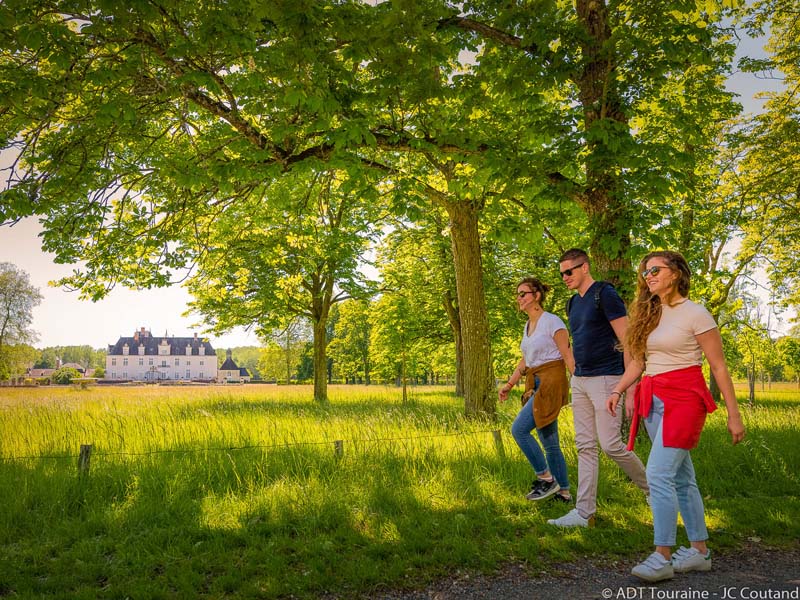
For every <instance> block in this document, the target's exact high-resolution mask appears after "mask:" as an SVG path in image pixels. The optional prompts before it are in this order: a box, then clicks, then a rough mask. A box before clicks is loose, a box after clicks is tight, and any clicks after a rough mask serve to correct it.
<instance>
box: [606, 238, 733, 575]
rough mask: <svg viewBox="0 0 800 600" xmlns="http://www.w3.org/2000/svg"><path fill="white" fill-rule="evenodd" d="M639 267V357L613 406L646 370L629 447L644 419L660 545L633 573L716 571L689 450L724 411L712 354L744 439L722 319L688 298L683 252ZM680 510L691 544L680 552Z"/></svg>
mask: <svg viewBox="0 0 800 600" xmlns="http://www.w3.org/2000/svg"><path fill="white" fill-rule="evenodd" d="M639 272H640V274H641V277H640V279H639V280H638V285H637V292H638V293H637V298H636V301H635V302H634V305H633V307H632V310H631V318H630V323H629V325H628V331H627V334H626V338H625V349H626V350H627V351H628V352H629V353H630V357H631V360H630V362H629V363H628V365H627V366H626V368H625V373H624V375H623V376H622V379H621V380H620V381H619V384H618V385H617V389H616V390H614V391H613V392H612V394H611V397H609V399H608V401H607V405H608V409H609V411H610V412H611V413H612V414H614V413H615V411H616V407H617V403H618V402H619V399H620V396H621V395H622V391H623V390H625V389H627V388H628V386H630V385H631V384H633V383H634V382H635V381H636V380H637V379H638V378H639V377H640V376H642V374H644V375H643V376H642V379H641V381H640V382H639V384H638V385H637V387H636V391H635V394H634V396H635V400H634V405H635V408H634V410H635V412H634V414H633V425H632V428H631V437H630V441H629V444H628V447H629V449H630V448H631V446H632V444H633V441H634V439H635V435H636V425H637V424H638V421H639V420H640V419H642V420H644V423H645V426H646V427H647V433H648V434H649V435H650V438H651V440H652V441H653V446H652V448H651V450H650V456H649V457H648V459H647V483H648V485H649V486H650V498H651V506H652V511H653V529H654V534H653V538H654V543H655V546H656V549H655V552H653V553H652V554H651V555H650V556H648V557H647V559H646V560H645V561H644V562H642V563H641V564H638V565H636V566H635V567H634V568H633V569H632V571H631V572H632V574H633V575H635V576H637V577H639V578H640V579H644V580H645V581H650V582H654V581H661V580H663V579H670V578H672V577H673V574H674V573H676V572H677V573H685V572H688V571H707V570H709V569H710V568H711V553H710V552H709V550H708V548H707V546H706V540H707V539H708V531H707V529H706V524H705V515H704V508H703V497H702V495H701V494H700V490H699V489H698V487H697V481H696V479H695V472H694V466H693V465H692V458H691V456H690V455H689V451H690V450H691V449H693V448H695V447H696V446H697V443H698V442H699V440H700V433H701V431H702V429H703V425H704V423H705V420H706V415H707V414H708V413H710V412H713V411H714V410H715V409H716V405H715V404H714V400H713V399H712V398H711V393H710V392H709V390H708V386H707V385H706V382H705V378H704V376H703V372H702V369H701V365H702V363H703V355H704V354H705V357H706V359H707V360H708V364H709V367H710V368H711V372H712V373H713V374H714V379H715V380H716V381H717V383H718V384H719V389H720V392H721V393H722V397H723V399H724V400H725V407H726V409H727V411H728V430H729V431H730V434H731V439H732V441H733V443H734V444H738V443H739V442H740V441H742V439H743V438H744V425H743V424H742V418H741V416H740V415H739V408H738V405H737V403H736V395H735V393H734V390H733V382H732V381H731V376H730V373H729V372H728V368H727V366H726V365H725V358H724V355H723V353H722V338H721V337H720V334H719V329H717V324H716V323H715V322H714V318H713V317H712V316H711V314H709V312H708V311H707V310H706V309H705V308H704V307H703V306H701V305H699V304H695V303H694V302H692V301H691V300H689V299H688V295H689V282H690V274H691V271H690V269H689V264H688V263H687V262H686V259H685V258H684V257H683V256H681V255H680V254H679V253H677V252H670V251H658V252H651V253H650V254H648V255H647V256H645V257H644V260H642V262H641V264H640V266H639ZM645 368H646V371H645ZM627 404H628V403H626V409H627V408H628V406H627ZM679 512H680V514H681V516H682V518H683V524H684V526H685V528H686V535H687V537H688V538H689V542H690V547H689V548H684V547H681V548H680V549H679V550H678V551H677V552H676V553H674V554H673V553H672V547H673V546H674V545H675V538H676V530H677V526H678V513H679Z"/></svg>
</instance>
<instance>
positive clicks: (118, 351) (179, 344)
mask: <svg viewBox="0 0 800 600" xmlns="http://www.w3.org/2000/svg"><path fill="white" fill-rule="evenodd" d="M164 341H166V344H167V345H168V346H169V356H187V354H186V346H191V348H192V356H199V355H200V348H201V347H204V348H205V355H206V356H215V354H216V351H215V350H214V348H213V347H212V346H211V343H210V342H209V341H208V340H203V339H202V338H198V337H175V336H174V335H173V336H153V335H152V334H151V333H150V332H149V331H143V332H139V331H137V332H136V333H135V334H134V335H133V336H130V337H121V338H119V339H118V340H117V343H116V344H109V345H108V355H109V356H112V355H115V356H122V355H123V352H122V349H123V347H124V346H125V344H128V355H129V356H139V346H144V355H145V356H158V349H159V347H160V346H162V343H163V342H164Z"/></svg>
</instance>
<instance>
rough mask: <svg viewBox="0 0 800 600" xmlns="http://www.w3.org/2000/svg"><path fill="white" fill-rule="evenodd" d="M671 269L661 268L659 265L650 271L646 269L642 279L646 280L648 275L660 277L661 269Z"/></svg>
mask: <svg viewBox="0 0 800 600" xmlns="http://www.w3.org/2000/svg"><path fill="white" fill-rule="evenodd" d="M668 268H669V267H659V266H658V265H656V266H653V267H650V268H649V269H645V270H644V271H642V279H644V278H646V277H647V276H648V275H658V274H659V272H660V271H661V269H668Z"/></svg>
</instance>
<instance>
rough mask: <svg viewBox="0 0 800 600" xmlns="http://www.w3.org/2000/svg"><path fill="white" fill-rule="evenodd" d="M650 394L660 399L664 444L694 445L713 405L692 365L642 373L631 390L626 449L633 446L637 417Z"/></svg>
mask: <svg viewBox="0 0 800 600" xmlns="http://www.w3.org/2000/svg"><path fill="white" fill-rule="evenodd" d="M653 396H658V397H659V398H660V399H661V400H662V402H663V403H664V417H663V420H662V422H661V435H662V438H663V442H664V446H666V447H668V448H683V449H686V450H691V449H692V448H695V447H697V444H698V442H699V441H700V433H701V432H702V431H703V425H704V424H705V422H706V415H707V414H709V413H712V412H714V411H715V410H716V409H717V405H716V404H715V403H714V399H713V398H712V397H711V392H710V391H709V389H708V386H707V385H706V380H705V378H704V377H703V371H702V369H701V368H700V367H699V366H697V365H695V366H692V367H687V368H685V369H676V370H675V371H667V372H666V373H659V374H658V375H645V376H644V377H642V379H641V381H639V383H638V385H637V386H636V389H635V391H634V393H633V400H634V412H633V420H632V422H631V432H630V436H629V437H628V450H633V445H634V442H635V440H636V432H637V431H638V430H639V421H640V419H643V418H645V417H647V416H648V415H649V414H650V410H651V408H652V406H653Z"/></svg>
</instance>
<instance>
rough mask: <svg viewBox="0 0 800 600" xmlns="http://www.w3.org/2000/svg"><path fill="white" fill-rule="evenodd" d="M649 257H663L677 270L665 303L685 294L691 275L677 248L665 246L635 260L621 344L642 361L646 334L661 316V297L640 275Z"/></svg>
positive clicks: (632, 355) (656, 324) (687, 292)
mask: <svg viewBox="0 0 800 600" xmlns="http://www.w3.org/2000/svg"><path fill="white" fill-rule="evenodd" d="M651 258H663V259H664V262H666V263H667V267H668V268H669V269H670V270H671V271H673V272H675V273H677V274H678V279H677V281H676V285H675V288H673V289H672V290H670V292H669V294H668V295H667V298H666V300H667V303H670V302H672V298H673V297H674V296H676V295H680V296H683V297H688V296H689V284H690V277H691V272H690V271H689V263H687V262H686V259H685V258H684V257H683V255H681V254H680V253H678V252H671V251H669V250H659V251H656V252H650V253H649V254H648V255H647V256H645V257H644V258H643V259H642V261H641V262H640V263H639V271H638V272H637V277H636V299H635V300H634V302H633V305H632V306H631V311H630V323H629V325H628V331H627V333H626V335H625V346H626V347H627V348H628V352H630V354H631V357H632V358H634V359H636V360H642V361H643V360H644V357H645V352H646V350H647V338H648V336H649V335H650V334H651V333H652V332H653V330H654V329H655V328H656V327H657V326H658V322H659V321H660V320H661V298H659V297H658V296H656V295H655V294H652V293H651V292H650V288H649V287H648V286H647V282H646V281H645V278H644V277H642V275H641V274H642V272H644V270H645V268H646V266H647V261H648V260H650V259H651Z"/></svg>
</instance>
